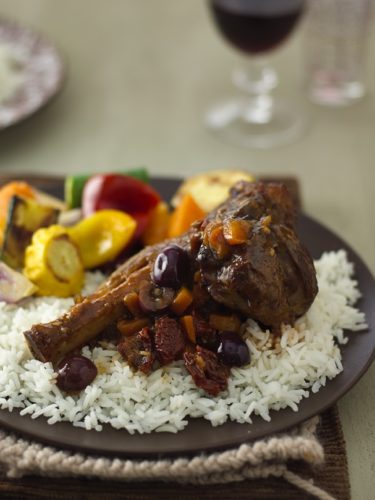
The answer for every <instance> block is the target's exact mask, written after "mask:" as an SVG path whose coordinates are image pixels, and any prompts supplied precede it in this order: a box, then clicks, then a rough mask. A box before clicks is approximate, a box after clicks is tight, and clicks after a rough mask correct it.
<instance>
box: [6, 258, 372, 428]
mask: <svg viewBox="0 0 375 500" xmlns="http://www.w3.org/2000/svg"><path fill="white" fill-rule="evenodd" d="M315 266H316V270H317V274H318V282H319V294H318V296H317V298H316V299H315V301H314V304H313V305H312V306H311V308H310V310H309V311H308V312H307V313H306V314H305V315H304V316H303V317H302V318H300V319H299V320H298V321H297V322H296V323H295V324H294V325H293V326H285V327H284V328H283V333H282V336H281V339H280V342H278V343H277V344H276V345H274V346H273V347H272V345H271V343H272V338H271V335H270V332H269V331H263V330H261V328H260V327H259V326H258V325H257V324H256V323H255V322H254V321H252V320H248V321H247V323H246V324H245V325H244V336H245V337H246V341H247V344H248V346H249V349H250V351H251V363H250V364H249V365H248V366H246V367H244V368H234V369H232V371H231V375H230V378H229V384H228V390H227V391H226V392H224V393H222V394H220V395H219V397H216V398H213V397H210V396H208V395H207V394H206V393H205V392H204V391H203V390H201V389H198V388H197V387H196V386H195V384H194V382H193V380H192V378H191V377H190V375H189V374H188V373H187V371H186V369H185V368H184V366H183V363H182V362H176V363H173V364H172V365H169V366H166V367H164V368H160V369H158V370H157V371H155V372H153V373H151V374H150V375H148V376H145V375H143V374H141V373H133V372H132V371H131V370H130V368H129V367H128V366H127V365H126V363H125V362H124V361H123V360H122V359H121V357H120V355H119V354H118V353H117V351H116V350H114V349H112V348H111V346H109V348H105V346H102V347H96V348H94V349H92V350H90V349H89V348H88V347H85V348H84V349H83V354H84V355H85V356H87V357H89V358H91V359H92V360H93V361H94V363H95V364H96V366H97V367H98V370H99V375H98V376H97V377H96V379H95V380H94V382H93V383H92V384H91V385H90V386H88V387H87V388H86V389H85V390H84V391H82V392H81V393H80V395H78V396H67V395H66V394H64V393H62V392H61V391H60V390H59V389H58V387H57V386H56V383H55V377H56V376H55V374H54V372H53V368H52V365H51V364H50V363H41V362H40V361H37V360H35V359H32V357H31V355H30V353H29V351H28V349H27V346H26V344H25V341H24V337H23V334H22V332H23V331H24V330H26V329H28V328H30V327H31V325H33V324H34V323H43V322H47V321H51V320H53V319H55V318H56V317H58V316H59V315H60V314H62V313H63V312H65V311H66V310H67V309H68V308H69V307H70V306H71V305H72V300H71V299H57V298H36V299H28V300H27V301H26V302H24V303H23V304H22V305H6V304H5V303H2V302H0V407H1V408H3V409H5V408H7V409H9V410H13V409H14V408H21V409H22V410H21V414H23V415H31V417H32V418H37V417H39V416H44V417H46V418H47V419H48V423H50V424H53V423H55V422H58V421H61V420H68V421H70V422H72V423H73V425H75V426H77V427H84V428H86V429H96V430H98V431H99V430H101V429H102V424H104V423H109V424H110V425H112V426H113V427H115V428H118V429H120V428H123V429H127V430H128V431H129V432H131V433H134V432H140V433H143V432H151V431H169V432H177V431H179V430H181V429H183V428H184V427H185V426H186V425H187V424H188V420H187V417H188V416H190V417H203V418H205V419H207V420H209V421H210V422H211V423H212V425H214V426H216V425H221V424H223V423H224V422H226V421H227V420H234V421H237V422H248V423H251V418H252V416H253V415H260V416H261V417H262V418H264V419H265V420H270V419H271V415H270V410H271V409H273V410H279V409H281V408H286V407H288V406H289V407H290V408H292V409H293V410H295V411H297V410H298V403H299V402H300V401H301V399H302V398H303V397H308V396H309V391H312V392H317V391H318V390H319V388H320V387H321V386H323V385H325V384H326V382H327V380H329V379H332V378H334V377H335V376H336V375H338V374H339V373H340V372H341V371H342V369H343V367H342V363H341V353H340V349H339V347H338V343H339V344H343V343H345V342H346V341H347V339H346V338H345V337H344V335H343V330H344V329H349V330H352V331H358V330H363V329H365V328H366V324H365V317H364V314H363V313H361V312H360V311H359V310H358V309H356V308H355V307H354V304H355V302H356V301H357V299H358V298H359V296H360V293H359V291H358V288H357V282H356V281H355V280H354V279H353V278H352V276H353V265H352V264H351V263H349V262H348V260H347V256H346V253H345V252H344V251H342V250H341V251H339V252H331V253H326V254H324V255H323V256H322V257H321V258H320V259H319V260H318V261H316V262H315ZM102 279H103V276H102V275H101V274H100V273H88V274H87V276H86V289H85V293H89V292H90V291H92V290H94V289H95V288H96V286H97V285H98V283H99V282H100V281H101V280H102Z"/></svg>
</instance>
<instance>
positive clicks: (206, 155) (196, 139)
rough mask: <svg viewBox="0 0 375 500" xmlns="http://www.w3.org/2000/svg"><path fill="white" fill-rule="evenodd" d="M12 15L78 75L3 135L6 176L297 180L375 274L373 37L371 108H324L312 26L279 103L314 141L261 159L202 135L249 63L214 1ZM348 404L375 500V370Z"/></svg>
mask: <svg viewBox="0 0 375 500" xmlns="http://www.w3.org/2000/svg"><path fill="white" fill-rule="evenodd" d="M0 15H4V16H5V17H11V18H14V19H17V20H19V21H21V22H24V23H26V24H29V25H31V26H34V27H35V28H37V29H39V30H41V31H42V32H44V33H45V34H46V35H48V36H49V37H50V38H51V39H52V40H54V41H55V42H56V43H57V45H58V46H59V47H60V49H61V51H62V53H63V54H64V56H65V58H66V61H67V66H68V77H67V82H66V86H65V88H64V90H63V93H62V94H61V95H60V96H59V98H58V99H57V100H56V101H55V102H54V103H53V104H52V105H51V106H49V107H48V108H47V109H45V110H44V111H43V112H42V113H40V114H38V115H36V116H35V117H33V118H32V119H30V120H28V121H26V122H25V123H23V124H21V125H19V126H17V127H14V128H12V129H9V130H7V131H4V132H2V133H1V134H0V168H1V169H2V171H4V172H5V171H7V172H15V173H16V172H21V171H27V172H41V173H42V172H43V173H49V174H56V175H60V174H64V173H67V172H78V171H91V172H95V171H101V170H103V169H106V170H108V169H109V170H110V169H118V168H121V167H126V166H130V165H147V166H148V167H149V169H150V171H151V172H152V174H153V175H176V174H179V175H188V174H192V173H194V172H199V171H202V170H208V169H213V168H228V167H238V168H245V169H248V170H250V171H251V172H254V173H255V174H260V175H276V176H277V175H290V176H296V177H298V178H299V180H300V183H301V188H302V195H303V200H304V204H305V210H306V211H307V212H308V213H309V214H310V215H312V216H314V217H315V218H317V219H318V220H320V221H322V222H324V223H325V224H326V225H327V226H328V227H330V228H331V229H333V230H334V231H336V232H337V233H338V234H340V235H341V236H342V237H343V238H344V239H345V240H347V241H348V242H349V243H350V244H351V245H352V246H353V247H354V248H355V249H356V250H357V251H358V252H359V254H360V255H362V257H363V258H364V260H365V261H366V262H367V263H368V265H369V267H370V269H372V271H373V272H374V271H375V231H374V230H375V225H374V216H375V189H374V186H375V161H374V158H375V140H374V123H375V120H374V111H375V100H374V96H373V95H372V92H371V91H372V89H373V88H374V80H375V66H374V59H373V58H371V57H370V55H372V53H373V51H374V50H375V37H374V36H371V37H370V42H369V44H370V50H369V54H368V58H367V59H368V61H367V81H368V86H369V94H368V95H367V97H366V98H365V99H364V100H363V101H362V102H360V103H358V104H356V105H354V106H352V107H347V108H341V109H328V108H321V107H318V106H314V105H311V104H309V103H308V100H307V99H306V95H305V90H304V78H303V76H304V74H303V70H304V68H303V61H304V42H303V40H304V31H305V29H304V25H303V23H302V25H301V27H300V29H299V32H298V33H296V35H295V36H294V38H292V39H291V40H290V41H289V42H288V43H287V44H285V46H284V47H282V48H281V49H280V51H278V52H276V54H275V55H274V56H273V58H272V61H273V62H274V64H275V67H276V68H277V69H278V71H279V73H280V80H281V83H280V88H279V93H280V94H284V95H285V96H287V97H288V96H289V97H290V98H293V100H294V102H295V103H296V104H297V105H298V106H299V109H300V110H301V112H303V113H305V114H306V116H307V118H308V127H307V129H306V133H305V135H304V136H303V137H302V138H301V139H300V140H299V141H298V142H297V143H295V144H292V145H289V146H285V147H282V148H278V149H274V150H269V151H256V150H249V149H242V148H236V147H233V146H230V145H227V144H224V143H221V142H219V141H218V140H217V139H216V138H215V137H214V136H213V135H211V133H210V132H209V131H208V130H206V129H205V128H204V125H203V114H204V112H205V110H206V109H207V108H208V106H209V105H210V104H211V103H212V102H214V101H215V100H217V99H218V98H220V96H221V95H223V94H228V93H229V92H230V91H231V83H230V72H231V70H232V68H233V67H234V66H235V65H236V64H237V62H238V59H237V57H238V56H237V54H235V52H234V51H232V50H231V49H230V48H229V47H228V46H227V45H225V44H224V43H223V41H222V40H221V39H220V38H219V37H218V36H217V34H216V32H215V31H214V29H213V26H212V24H211V22H210V18H209V16H208V12H207V9H206V5H205V2H203V1H202V0H190V1H188V2H187V1H185V2H176V1H175V0H158V1H157V2H151V1H149V0H137V1H134V0H106V1H105V2H104V1H102V0H79V1H78V2H77V1H76V0H64V2H60V1H59V0H33V1H32V2H31V1H30V0H0ZM373 24H374V23H373V22H372V27H373ZM373 31H375V30H373ZM339 406H340V414H341V419H342V423H343V427H344V432H345V437H346V440H347V447H348V456H349V467H350V478H351V484H352V492H353V498H355V499H357V498H361V499H367V498H368V499H370V498H373V491H374V488H375V474H374V464H375V426H374V420H375V365H374V366H373V367H372V368H370V370H369V371H368V372H367V374H366V375H365V376H364V377H363V378H362V380H361V381H360V382H359V383H358V384H357V385H356V387H355V388H354V389H353V390H352V391H350V393H349V394H348V395H346V396H345V397H344V398H343V399H342V400H341V402H340V405H339Z"/></svg>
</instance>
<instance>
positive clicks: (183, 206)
mask: <svg viewBox="0 0 375 500" xmlns="http://www.w3.org/2000/svg"><path fill="white" fill-rule="evenodd" d="M205 215H206V214H205V212H204V211H203V210H202V209H201V207H200V206H199V205H198V204H197V202H196V201H195V200H194V198H193V197H192V196H191V194H189V193H186V194H185V195H184V196H183V198H182V200H181V202H180V204H179V205H178V206H177V208H176V210H175V211H174V212H173V213H172V216H171V220H170V223H169V230H168V236H169V238H176V237H177V236H181V234H183V233H185V232H186V231H187V230H188V229H189V228H190V226H191V225H192V223H193V222H195V221H196V220H199V219H202V218H203V217H204V216H205Z"/></svg>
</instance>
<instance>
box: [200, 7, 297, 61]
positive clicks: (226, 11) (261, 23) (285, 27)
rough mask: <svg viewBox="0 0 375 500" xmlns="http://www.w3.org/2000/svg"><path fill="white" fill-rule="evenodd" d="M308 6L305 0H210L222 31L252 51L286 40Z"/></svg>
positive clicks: (237, 46) (242, 46)
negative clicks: (305, 6)
mask: <svg viewBox="0 0 375 500" xmlns="http://www.w3.org/2000/svg"><path fill="white" fill-rule="evenodd" d="M304 5H305V1H304V0H210V6H211V10H212V14H213V17H214V20H215V22H216V25H217V27H218V28H219V31H220V32H221V34H222V35H223V36H224V38H226V40H227V41H229V42H230V43H231V44H232V45H234V46H235V47H236V48H237V49H239V50H241V51H242V52H246V53H248V54H258V53H263V52H267V51H269V50H272V49H274V48H275V47H277V46H278V45H279V44H280V43H282V42H283V41H284V40H285V39H286V38H287V37H288V35H289V34H290V33H291V31H293V28H294V26H295V25H296V24H297V22H298V20H299V18H300V16H301V14H302V12H303V9H304Z"/></svg>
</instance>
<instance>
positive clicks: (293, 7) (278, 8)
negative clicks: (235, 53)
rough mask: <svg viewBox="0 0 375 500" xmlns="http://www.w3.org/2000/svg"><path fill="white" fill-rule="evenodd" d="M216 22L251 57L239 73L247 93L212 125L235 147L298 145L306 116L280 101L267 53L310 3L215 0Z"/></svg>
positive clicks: (214, 115) (226, 105)
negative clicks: (297, 141)
mask: <svg viewBox="0 0 375 500" xmlns="http://www.w3.org/2000/svg"><path fill="white" fill-rule="evenodd" d="M208 3H209V7H210V10H211V13H212V17H213V19H214V22H215V24H216V26H217V28H218V30H219V32H220V33H221V34H222V35H223V37H224V38H225V39H226V40H227V41H228V42H229V43H230V44H231V45H232V46H234V47H235V48H236V49H238V50H239V51H240V52H241V53H242V54H246V55H247V56H248V55H250V56H255V57H247V58H246V65H245V64H244V66H243V68H241V69H238V70H236V71H235V72H234V73H233V83H234V84H235V85H236V87H237V88H238V89H240V90H241V91H242V93H241V95H238V96H237V97H233V98H231V99H228V100H227V101H225V102H222V103H220V104H219V105H217V106H215V107H214V108H212V109H211V110H209V112H208V113H207V115H206V125H207V126H208V127H209V128H210V129H212V130H213V131H214V132H216V133H217V134H218V135H219V136H220V137H221V138H223V139H226V140H228V141H230V142H231V143H234V144H237V145H241V146H247V147H255V148H262V149H266V148H270V147H273V146H277V145H281V144H285V143H289V142H292V141H293V140H294V139H296V138H297V137H298V135H299V134H300V132H301V131H302V130H303V124H304V119H303V116H302V115H301V114H300V113H298V112H296V110H294V109H293V107H292V106H291V104H290V103H287V102H285V101H283V100H281V99H280V98H278V97H275V96H274V95H273V93H272V91H273V90H274V89H275V87H276V86H277V83H278V78H277V74H276V72H275V70H274V69H273V68H272V67H271V66H270V65H269V64H268V63H267V60H266V59H265V57H264V55H265V54H267V53H268V52H269V51H271V50H273V49H274V48H275V47H277V46H278V45H280V44H281V43H282V42H284V40H286V39H287V38H288V36H289V35H290V33H291V32H292V31H293V29H294V27H295V26H296V24H297V23H298V21H299V19H300V17H301V15H302V13H303V11H304V7H305V0H209V1H208Z"/></svg>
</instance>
